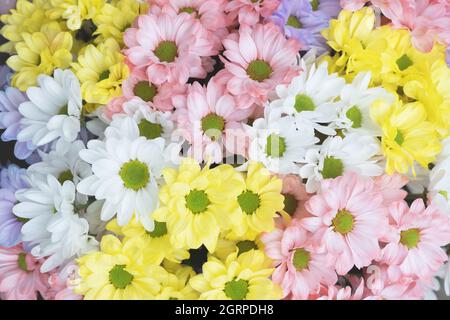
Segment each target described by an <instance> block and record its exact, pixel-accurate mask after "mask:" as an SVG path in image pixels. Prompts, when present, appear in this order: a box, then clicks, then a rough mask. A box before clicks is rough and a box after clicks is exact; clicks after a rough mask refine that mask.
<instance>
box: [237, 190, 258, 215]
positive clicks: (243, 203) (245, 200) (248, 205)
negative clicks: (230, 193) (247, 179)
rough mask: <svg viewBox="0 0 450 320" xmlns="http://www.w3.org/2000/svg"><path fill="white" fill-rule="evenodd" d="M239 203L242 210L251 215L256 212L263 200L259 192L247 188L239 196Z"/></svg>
mask: <svg viewBox="0 0 450 320" xmlns="http://www.w3.org/2000/svg"><path fill="white" fill-rule="evenodd" d="M238 203H239V206H240V207H241V209H242V211H244V212H245V213H246V214H248V215H250V214H253V213H255V212H256V210H257V209H258V208H259V206H260V204H261V200H260V198H259V195H258V194H256V193H254V192H252V191H250V190H247V191H244V192H243V193H241V194H240V195H239V196H238Z"/></svg>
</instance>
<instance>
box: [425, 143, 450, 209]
mask: <svg viewBox="0 0 450 320" xmlns="http://www.w3.org/2000/svg"><path fill="white" fill-rule="evenodd" d="M442 145H443V148H442V152H441V153H440V154H439V156H438V158H437V159H436V162H435V166H434V168H433V169H432V170H431V172H430V173H429V178H430V183H429V185H428V191H429V192H430V194H429V196H430V198H431V200H432V202H433V203H434V204H436V205H437V206H439V208H441V209H442V210H443V211H444V212H449V214H450V138H446V139H445V140H444V141H443V143H442Z"/></svg>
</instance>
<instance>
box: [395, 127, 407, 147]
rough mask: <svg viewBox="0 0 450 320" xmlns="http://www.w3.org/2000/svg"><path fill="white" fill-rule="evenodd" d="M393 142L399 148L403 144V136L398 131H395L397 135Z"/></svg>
mask: <svg viewBox="0 0 450 320" xmlns="http://www.w3.org/2000/svg"><path fill="white" fill-rule="evenodd" d="M394 141H395V142H397V144H398V145H399V146H401V145H402V144H403V142H405V136H404V135H403V133H401V131H400V130H397V135H396V136H395V138H394Z"/></svg>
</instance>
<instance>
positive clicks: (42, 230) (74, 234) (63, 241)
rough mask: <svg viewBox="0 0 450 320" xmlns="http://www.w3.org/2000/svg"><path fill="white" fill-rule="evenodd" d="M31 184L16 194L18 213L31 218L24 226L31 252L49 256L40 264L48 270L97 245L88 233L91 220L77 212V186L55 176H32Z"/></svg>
mask: <svg viewBox="0 0 450 320" xmlns="http://www.w3.org/2000/svg"><path fill="white" fill-rule="evenodd" d="M29 180H30V184H31V187H30V188H29V189H24V190H20V191H18V192H17V193H16V198H17V200H18V201H19V203H18V204H17V205H15V206H14V208H13V212H14V214H15V215H16V216H18V217H19V218H22V219H27V220H28V221H27V222H26V223H25V224H24V226H23V227H22V234H23V241H25V242H29V243H31V245H32V246H33V248H32V250H31V253H32V254H33V255H34V256H36V257H38V258H44V257H48V259H47V260H46V261H45V263H44V264H43V265H42V267H41V271H42V272H48V271H51V270H53V269H55V268H56V267H58V266H61V265H62V264H64V262H66V261H67V260H69V259H73V258H75V257H78V256H79V255H81V254H84V253H86V252H88V251H90V250H92V249H94V248H95V246H96V245H97V242H96V241H95V239H93V238H92V237H91V236H89V235H88V231H89V225H88V222H87V221H86V220H85V219H83V218H80V217H79V216H78V215H77V214H75V213H74V201H75V185H74V184H73V182H72V181H66V182H64V184H62V185H61V184H60V183H59V182H58V180H57V179H56V178H55V177H53V176H52V175H47V176H46V177H44V176H43V175H32V176H31V177H30V179H29Z"/></svg>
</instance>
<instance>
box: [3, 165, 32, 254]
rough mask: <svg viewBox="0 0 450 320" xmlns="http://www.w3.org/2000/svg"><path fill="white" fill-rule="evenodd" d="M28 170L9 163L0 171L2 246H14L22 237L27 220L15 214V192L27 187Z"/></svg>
mask: <svg viewBox="0 0 450 320" xmlns="http://www.w3.org/2000/svg"><path fill="white" fill-rule="evenodd" d="M27 187H28V183H27V182H26V170H25V169H20V168H19V167H18V166H16V165H9V166H8V167H6V168H3V169H1V171H0V246H1V247H7V248H10V247H13V246H16V245H18V244H19V242H21V239H22V233H21V230H22V226H23V223H24V222H25V221H23V220H22V219H20V218H17V217H16V216H15V215H14V214H13V207H14V205H15V204H16V202H17V199H16V196H15V192H16V191H17V190H20V189H23V188H27Z"/></svg>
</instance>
